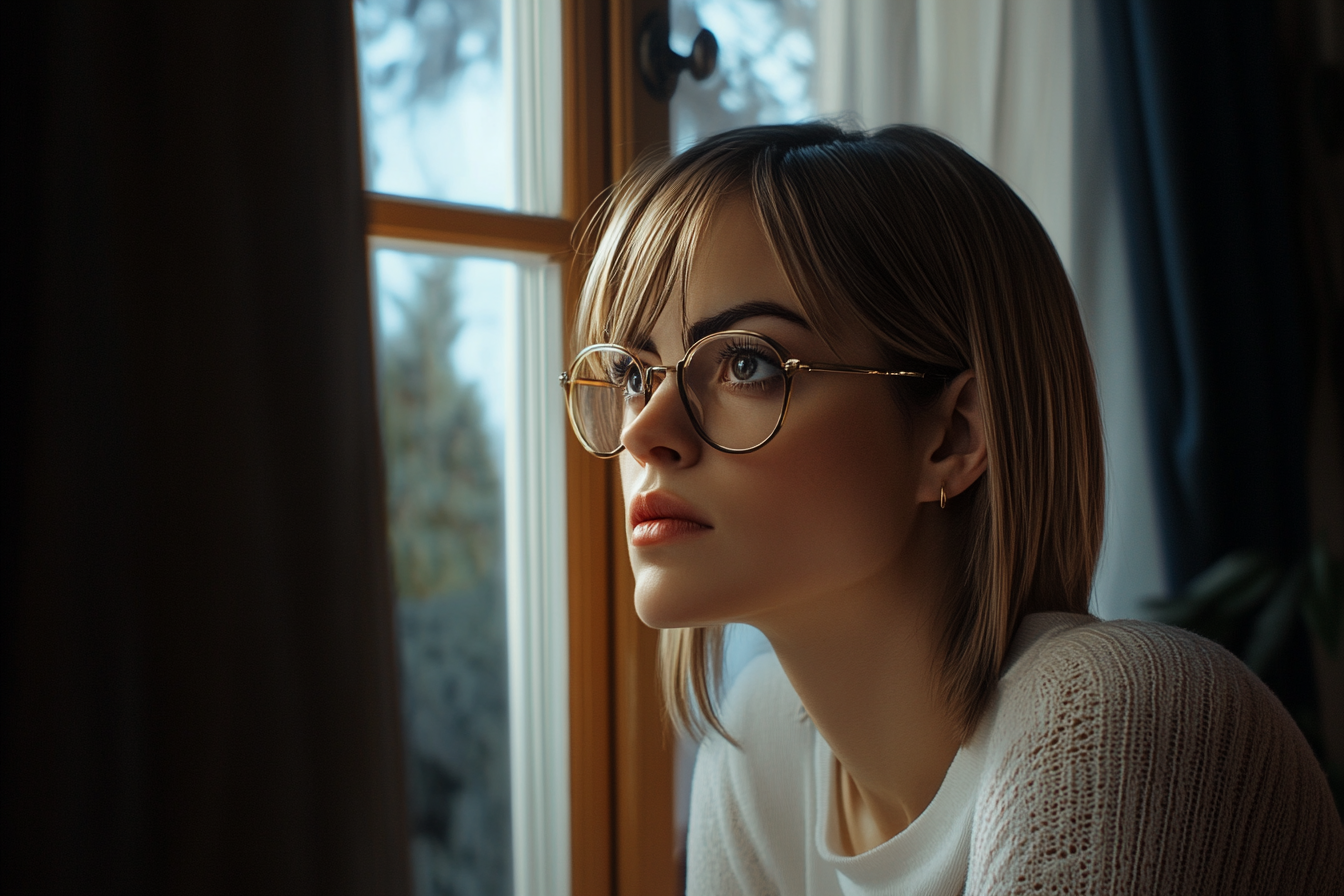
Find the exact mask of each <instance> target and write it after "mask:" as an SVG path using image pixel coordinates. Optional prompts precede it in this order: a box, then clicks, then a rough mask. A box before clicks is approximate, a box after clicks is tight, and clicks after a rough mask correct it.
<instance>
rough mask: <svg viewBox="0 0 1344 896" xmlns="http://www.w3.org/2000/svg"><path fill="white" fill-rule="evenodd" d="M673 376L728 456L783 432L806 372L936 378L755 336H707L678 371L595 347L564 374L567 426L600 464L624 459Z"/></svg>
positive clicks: (700, 426)
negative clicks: (635, 427) (852, 362)
mask: <svg viewBox="0 0 1344 896" xmlns="http://www.w3.org/2000/svg"><path fill="white" fill-rule="evenodd" d="M673 369H675V370H676V373H677V391H678V392H680V393H681V402H682V404H684V405H685V406H686V413H687V415H688V416H689V417H690V418H691V424H692V425H693V426H694V427H695V431H696V432H697V433H699V435H700V438H702V439H704V440H705V441H706V442H708V443H709V444H710V445H712V446H713V447H715V448H717V449H718V450H720V451H724V452H727V453H728V454H746V453H747V452H749V451H755V450H756V449H758V448H760V447H762V446H763V445H765V444H766V443H767V442H769V441H770V440H771V439H773V438H774V437H775V436H776V435H777V434H778V433H779V430H780V427H782V426H783V425H784V416H785V415H786V414H787V413H788V410H789V395H790V393H791V392H792V390H793V378H794V377H795V376H797V375H798V374H800V373H852V374H866V375H870V376H911V377H919V378H923V377H926V376H934V375H936V374H926V373H919V372H916V371H912V370H876V369H874V368H871V367H850V366H848V365H844V364H815V363H808V362H806V361H799V360H798V359H796V358H789V357H788V352H787V351H785V349H784V347H783V346H781V345H780V344H779V343H778V342H775V341H774V340H773V339H771V338H770V337H769V336H762V335H761V334H760V333H753V332H751V331H749V330H723V331H721V332H718V333H712V334H710V335H709V336H706V337H705V338H704V339H701V340H700V341H699V342H697V343H695V345H692V346H691V348H690V350H689V351H687V352H686V357H684V358H682V359H681V360H680V361H678V362H677V365H676V367H675V368H668V367H652V366H648V365H645V364H642V363H640V360H639V358H637V357H635V353H634V352H632V351H630V350H629V349H628V348H625V347H624V346H620V345H612V344H602V345H590V346H588V347H587V348H585V349H584V350H583V351H581V352H579V354H578V357H576V358H575V359H574V363H573V364H571V365H570V367H569V371H568V372H566V373H562V374H560V384H561V385H562V386H564V387H565V405H566V407H567V408H568V410H569V422H570V425H571V426H573V427H574V435H576V436H578V438H579V441H580V442H581V443H582V444H583V447H584V448H587V449H588V450H589V451H591V452H592V453H593V454H596V455H597V456H598V457H615V456H616V455H617V454H620V453H621V451H622V450H623V449H624V448H625V445H624V444H623V443H622V442H621V433H622V432H624V430H625V428H626V427H627V426H629V425H630V424H631V423H632V422H634V420H635V418H636V417H638V416H639V413H640V411H642V410H644V407H645V406H646V405H647V404H648V403H649V399H650V398H652V397H653V391H654V389H656V388H658V385H659V384H660V383H661V382H662V381H663V380H664V379H666V377H667V374H668V373H669V371H671V370H673Z"/></svg>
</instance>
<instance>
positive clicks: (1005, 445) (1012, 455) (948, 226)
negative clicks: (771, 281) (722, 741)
mask: <svg viewBox="0 0 1344 896" xmlns="http://www.w3.org/2000/svg"><path fill="white" fill-rule="evenodd" d="M734 194H746V195H747V196H749V197H750V198H751V200H752V202H753V204H754V207H755V211H756V217H757V220H758V221H759V223H760V225H761V228H762V230H763V231H764V233H765V236H766V239H767V241H768V242H769V244H770V246H771V248H772V250H773V251H774V253H775V255H776V257H777V259H778V261H779V263H780V265H781V267H782V269H783V271H784V273H785V276H786V277H787V279H788V282H789V284H790V286H791V287H792V288H793V290H794V292H795V293H796V295H797V296H798V299H799V301H800V303H801V304H802V306H803V308H804V310H805V312H806V316H807V318H808V321H809V323H810V324H811V325H812V326H813V327H814V328H815V329H816V330H817V331H818V332H819V333H821V334H822V335H823V336H824V337H827V338H832V337H834V336H836V335H838V334H839V333H840V332H842V331H843V330H845V329H847V328H849V327H853V326H855V325H859V326H862V327H864V329H866V330H868V331H869V332H871V333H873V334H875V336H876V338H877V339H878V340H879V341H880V344H881V347H882V350H883V351H884V352H885V353H886V354H887V360H888V361H889V362H890V364H891V365H892V366H897V365H910V364H918V365H922V367H923V368H924V369H930V368H932V369H950V370H965V369H967V368H971V369H973V370H974V371H975V374H976V377H977V380H978V385H979V390H980V401H981V407H982V410H983V414H984V427H985V436H986V441H987V444H988V450H987V454H988V469H987V470H986V472H985V474H984V475H983V476H982V477H981V478H980V480H978V481H977V482H976V483H975V484H974V485H973V486H971V488H970V489H968V490H967V491H966V492H964V493H963V494H961V495H959V496H957V497H956V499H955V500H953V501H950V502H949V504H948V511H949V512H950V513H955V514H956V515H957V520H958V524H959V525H958V531H959V533H960V539H961V546H960V549H961V551H962V562H961V563H960V564H959V566H958V568H959V569H964V570H965V573H964V575H963V576H962V577H961V579H960V581H958V582H956V583H955V592H954V593H953V594H950V595H949V599H948V600H947V601H945V602H944V604H943V613H942V618H941V620H940V622H941V625H942V639H941V648H942V665H941V669H940V670H939V672H940V675H939V680H940V682H941V685H942V688H943V693H944V695H945V696H946V698H947V699H948V700H949V701H950V703H951V705H952V706H953V709H954V712H955V713H956V715H957V718H958V719H959V722H960V726H961V734H962V736H963V737H966V736H969V734H970V732H971V731H972V730H974V727H975V724H976V722H977V720H978V719H979V716H980V714H981V712H982V710H983V709H984V706H985V704H986V702H987V700H988V699H989V696H990V695H991V693H992V691H993V687H994V683H995V681H996V679H997V678H998V675H999V671H1000V669H1001V667H1002V664H1003V660H1004V656H1005V654H1006V653H1007V650H1008V644H1009V642H1010V640H1011V639H1012V636H1013V633H1014V632H1015V631H1016V629H1017V624H1018V622H1019V620H1020V619H1021V618H1022V616H1023V615H1025V614H1027V613H1032V612H1038V611H1044V610H1064V611H1069V612H1077V613H1081V612H1086V610H1087V602H1088V592H1089V589H1090V586H1091V581H1092V573H1093V570H1094V569H1095V567H1096V562H1097V553H1098V551H1099V549H1100V546H1101V531H1102V518H1103V460H1102V440H1101V418H1100V412H1099V409H1098V405H1097V397H1096V388H1095V384H1094V380H1093V373H1092V362H1091V358H1090V356H1089V354H1088V350H1087V342H1086V339H1085V337H1084V334H1083V327H1082V321H1081V320H1080V318H1079V315H1078V307H1077V303H1076V302H1075V300H1074V296H1073V290H1072V289H1071V287H1070V285H1069V282H1068V278H1067V276H1066V275H1065V273H1064V268H1063V266H1062V265H1061V264H1060V261H1059V256H1058V255H1057V254H1056V252H1055V249H1054V246H1053V245H1052V244H1051V242H1050V239H1049V237H1048V236H1047V235H1046V233H1045V230H1044V229H1043V228H1042V227H1041V225H1040V222H1038V221H1037V220H1036V217H1035V216H1034V215H1033V214H1032V213H1031V211H1030V210H1029V209H1028V208H1027V207H1026V205H1025V204H1024V203H1023V202H1022V200H1021V199H1019V198H1018V197H1017V195H1016V194H1014V193H1013V191H1012V190H1011V189H1010V188H1009V187H1008V185H1007V184H1005V183H1004V182H1003V180H1001V179H1000V178H999V177H998V175H996V174H995V173H994V172H993V171H991V170H990V169H989V168H987V167H985V166H984V165H982V164H981V163H980V162H978V161H976V160H975V159H974V158H972V157H971V156H970V155H969V154H967V153H966V152H965V151H964V150H962V149H960V148H959V147H958V146H956V145H955V144H954V143H952V142H951V141H950V140H948V139H946V138H944V137H942V136H939V135H938V134H935V133H933V132H931V131H928V130H925V129H923V128H918V127H913V126H907V125H897V126H894V127H888V128H883V129H881V130H878V131H875V132H873V133H862V132H854V131H847V130H843V129H841V128H839V127H837V126H835V125H832V124H829V123H825V122H812V123H807V124H797V125H777V126H768V127H751V128H742V129H739V130H735V131H729V132H727V133H724V134H720V135H718V136H716V137H712V138H710V139H708V140H706V141H704V142H703V143H700V144H699V145H697V146H695V147H693V148H691V149H689V150H687V151H686V152H684V153H682V154H681V155H678V156H676V157H674V158H671V159H663V160H651V161H645V162H643V163H641V164H640V165H638V166H637V167H636V168H635V169H634V170H633V171H632V172H631V173H630V174H629V175H627V176H626V177H625V178H623V179H622V181H621V182H620V183H619V184H618V185H617V186H616V187H615V189H614V190H613V191H612V193H611V194H610V196H609V197H608V198H607V201H606V202H605V204H604V205H603V206H602V207H601V208H600V209H599V210H598V212H597V215H596V216H595V218H594V221H593V223H592V224H591V225H590V227H589V229H588V233H589V234H590V235H591V234H600V238H599V239H598V240H597V244H596V247H595V250H594V251H593V259H592V264H591V266H590V268H589V270H588V274H587V279H586V281H585V283H584V287H583V293H582V299H581V302H580V308H579V316H578V321H577V325H576V327H575V339H576V347H577V346H578V345H587V344H590V343H593V342H612V341H614V342H621V343H625V344H632V343H633V344H638V343H639V342H640V341H642V339H643V338H644V337H646V336H647V335H648V332H649V330H650V329H651V327H652V324H653V321H654V320H655V319H656V318H657V316H658V314H659V313H660V312H661V310H662V308H663V307H664V305H665V304H666V302H667V301H668V299H669V298H670V297H672V296H673V295H675V294H677V293H678V291H681V290H684V288H685V284H686V278H687V274H688V271H689V264H690V259H691V258H692V257H693V255H694V253H695V248H696V243H697V241H698V240H700V239H701V238H702V237H703V235H704V234H705V232H706V231H707V229H708V226H709V222H710V220H711V218H712V217H713V215H714V212H715V210H716V209H717V207H718V206H719V205H720V203H721V202H722V200H723V198H724V197H726V196H730V195H734ZM590 244H591V240H590ZM912 382H913V383H920V382H928V383H930V384H931V385H932V388H933V389H934V390H935V392H936V390H938V389H940V388H941V387H942V384H943V382H944V381H943V380H941V379H937V378H935V379H931V380H928V381H909V380H906V381H904V383H902V384H897V385H896V386H895V387H894V388H895V390H896V392H897V401H898V403H901V404H902V405H903V406H908V405H911V404H919V403H921V402H922V401H925V400H928V399H929V398H931V397H935V396H932V395H929V394H927V388H928V387H925V389H926V394H923V395H920V394H919V393H918V392H917V391H913V390H912V387H911V385H910V384H911V383H912ZM919 388H920V387H919V386H915V387H913V389H914V390H917V389H919ZM722 654H723V627H722V626H714V627H710V628H694V629H674V630H668V631H664V632H663V633H662V640H661V642H660V649H659V659H660V665H661V667H662V680H663V692H664V696H665V699H666V702H667V708H668V712H669V714H670V715H671V717H672V719H673V721H674V722H675V723H676V725H677V727H678V728H680V729H682V730H684V731H690V732H692V733H694V734H696V735H703V734H704V733H706V732H707V730H708V729H709V728H713V729H715V730H717V731H719V732H720V733H722V734H724V735H725V736H727V732H726V731H724V729H723V726H722V724H721V722H720V721H719V719H718V716H717V713H716V711H715V697H716V693H717V690H718V684H719V681H720V679H721V674H722V673H721V668H720V667H721V661H722Z"/></svg>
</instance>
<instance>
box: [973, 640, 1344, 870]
mask: <svg viewBox="0 0 1344 896" xmlns="http://www.w3.org/2000/svg"><path fill="white" fill-rule="evenodd" d="M1029 618H1030V617H1029ZM1015 660H1016V661H1015V662H1014V663H1013V664H1012V665H1011V666H1010V667H1009V668H1008V669H1007V671H1006V672H1005V674H1004V676H1003V678H1002V679H1001V682H1000V687H999V691H998V695H997V697H996V701H995V705H994V706H992V707H991V709H990V714H991V715H990V717H988V718H987V721H988V723H989V729H990V730H989V733H988V744H987V759H986V770H985V779H984V782H983V786H982V790H981V794H980V798H979V800H978V804H977V813H976V814H977V832H976V839H975V841H974V844H973V854H975V853H977V852H978V855H979V859H980V861H981V869H980V870H981V873H982V874H986V875H988V877H987V878H986V879H995V880H1001V879H1002V878H1001V877H1000V873H1002V872H1008V873H1012V874H1018V875H1021V874H1024V873H1025V874H1027V875H1028V876H1029V877H1032V876H1039V875H1045V877H1044V878H1043V879H1044V880H1051V879H1053V878H1052V875H1055V876H1058V877H1060V878H1061V879H1068V878H1073V877H1076V875H1078V874H1079V873H1086V874H1088V875H1093V876H1095V875H1098V874H1102V875H1104V876H1107V882H1106V883H1105V884H1104V885H1103V886H1102V889H1106V888H1112V887H1118V888H1119V889H1121V890H1134V891H1143V890H1151V889H1153V888H1157V889H1161V888H1163V887H1169V886H1170V885H1172V883H1173V882H1174V881H1175V880H1176V879H1177V878H1182V879H1183V877H1184V875H1190V874H1197V877H1195V878H1191V879H1190V881H1189V885H1190V887H1192V888H1193V889H1190V890H1189V891H1190V892H1228V893H1230V892H1242V891H1246V889H1247V888H1249V891H1251V892H1255V891H1275V892H1285V893H1287V892H1311V891H1312V889H1313V888H1314V887H1316V886H1317V885H1319V883H1320V882H1321V880H1322V878H1319V877H1312V875H1313V874H1316V873H1318V872H1319V873H1321V874H1325V875H1326V877H1325V878H1324V879H1325V880H1329V881H1331V882H1333V881H1334V879H1335V876H1337V875H1339V874H1340V862H1341V861H1342V860H1344V855H1341V850H1342V849H1344V829H1341V827H1340V823H1339V818H1338V815H1337V813H1336V811H1335V808H1334V805H1333V801H1332V799H1331V797H1330V794H1329V790H1328V788H1327V786H1326V784H1325V780H1324V776H1323V774H1322V772H1321V770H1320V767H1319V765H1318V764H1317V762H1316V759H1315V757H1314V756H1313V755H1312V753H1311V750H1310V748H1309V747H1308V746H1307V744H1306V742H1305V740H1304V739H1303V737H1302V735H1301V732H1300V731H1299V730H1298V729H1297V726H1296V724H1295V723H1294V722H1293V720H1292V719H1291V717H1289V715H1288V714H1287V712H1286V711H1285V710H1284V708H1283V706H1282V705H1281V704H1280V703H1279V701H1278V699H1277V698H1276V697H1275V696H1274V695H1273V694H1272V693H1271V692H1270V691H1269V689H1268V688H1266V687H1265V686H1264V684H1263V683H1261V682H1260V680H1259V679H1258V678H1256V677H1255V676H1254V675H1253V674H1252V673H1251V672H1250V670H1249V669H1247V668H1246V666H1245V665H1244V664H1242V663H1241V661H1240V660H1238V659H1237V658H1236V657H1235V656H1234V655H1232V654H1231V653H1230V652H1228V651H1227V650H1225V649H1224V648H1222V647H1221V646H1219V645H1217V644H1215V643H1213V642H1211V641H1208V640H1206V639H1204V638H1201V637H1199V636H1198V635H1195V634H1192V633H1190V632H1187V631H1184V630H1182V629H1178V628H1174V627H1171V626H1167V625H1161V624H1158V623H1152V622H1139V621H1133V620H1126V621H1118V622H1102V621H1100V620H1095V619H1090V618H1086V617H1083V618H1075V619H1073V620H1070V621H1069V623H1068V624H1057V625H1054V626H1052V627H1050V628H1049V630H1048V631H1046V632H1045V633H1044V634H1040V635H1039V636H1037V637H1036V638H1035V639H1034V640H1033V641H1032V642H1031V643H1030V645H1029V646H1028V647H1026V649H1024V650H1023V651H1021V653H1020V655H1019V656H1017V657H1016V658H1015ZM1024 824H1025V825H1026V826H1025V827H1024V826H1023V825H1024ZM1010 846H1011V847H1012V848H1014V849H1015V850H1016V855H1015V857H1014V858H1013V859H1012V860H1009V859H1007V858H1006V857H1005V853H1004V850H1005V849H1007V848H1009V847H1010ZM1024 861H1026V862H1028V863H1029V864H1030V865H1031V870H1030V871H1024V870H1023V868H1022V867H1020V866H1021V865H1022V863H1023V862H1024ZM1080 863H1082V865H1083V866H1085V867H1083V868H1081V870H1080V867H1079V865H1080ZM975 864H976V863H975V861H974V860H973V862H972V865H973V868H974V866H975ZM996 864H998V865H1000V866H1003V867H1000V868H997V869H995V867H994V866H995V865H996ZM1009 864H1015V865H1017V866H1019V867H1015V868H1013V869H1009V868H1008V867H1007V865H1009ZM1172 875H1176V878H1173V877H1172ZM1117 876H1119V877H1117ZM1084 891H1085V892H1086V891H1087V890H1086V888H1085V889H1084Z"/></svg>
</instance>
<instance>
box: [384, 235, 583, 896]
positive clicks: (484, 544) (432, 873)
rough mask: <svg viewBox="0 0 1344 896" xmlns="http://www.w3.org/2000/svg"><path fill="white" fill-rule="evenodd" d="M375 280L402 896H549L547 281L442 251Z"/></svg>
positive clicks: (554, 609) (559, 627) (553, 620)
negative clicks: (406, 850) (406, 809)
mask: <svg viewBox="0 0 1344 896" xmlns="http://www.w3.org/2000/svg"><path fill="white" fill-rule="evenodd" d="M373 268H374V279H375V287H376V289H375V292H376V306H375V307H376V315H375V316H376V321H377V332H378V352H377V355H378V374H379V380H378V381H379V393H380V402H379V404H380V411H381V423H382V433H383V443H384V452H385V458H386V465H387V474H386V475H387V516H388V539H389V544H390V549H391V556H392V561H393V574H394V576H395V585H396V592H397V629H398V638H399V644H400V651H401V674H402V709H403V721H404V725H405V740H406V748H407V762H406V768H407V779H408V788H409V803H410V811H411V834H412V857H411V858H412V865H413V879H414V882H415V891H416V893H417V894H418V896H447V894H473V893H481V894H486V893H489V894H506V893H510V892H513V890H514V882H517V885H518V890H519V892H527V891H531V890H532V889H533V888H534V886H535V885H536V883H537V882H538V881H540V882H543V883H544V889H545V890H546V891H548V892H556V893H562V892H564V889H565V888H566V887H567V886H568V872H567V868H568V865H567V855H568V839H567V837H568V834H567V831H568V815H567V806H568V803H567V799H568V790H567V785H566V782H565V780H564V775H565V773H566V771H567V768H566V764H567V758H566V757H567V728H566V726H565V722H566V719H567V703H566V700H565V698H564V695H563V692H564V688H565V687H566V684H565V682H566V681H567V676H566V671H565V651H564V640H565V637H566V632H565V624H564V613H565V608H566V607H565V601H564V582H565V570H564V561H563V557H564V553H563V552H564V544H565V542H564V538H563V532H560V533H555V532H553V531H552V529H553V528H560V529H563V518H564V475H563V442H562V441H561V439H562V437H563V436H562V432H563V431H562V429H561V428H560V427H561V426H562V421H561V414H562V413H563V409H562V400H561V395H560V389H558V388H556V387H555V384H554V374H553V372H551V371H550V368H551V367H554V368H556V369H559V363H560V361H559V346H560V334H559V318H560V315H559V311H558V307H559V296H558V284H559V277H558V274H557V272H556V271H555V269H554V266H553V265H548V264H546V263H545V259H536V260H531V261H528V260H525V261H521V262H520V261H516V260H510V259H500V258H485V257H473V256H470V255H466V254H459V253H457V252H454V251H452V250H450V249H449V248H448V247H444V248H443V249H442V250H438V251H405V250H403V249H402V248H393V247H388V246H382V247H375V250H374V253H373ZM543 370H545V371H546V372H547V373H549V374H550V375H543V373H542V371H543ZM557 519H558V520H559V521H560V522H559V523H558V524H557V522H556V520H557ZM539 536H540V537H542V538H545V539H546V541H545V543H540V542H539V541H538V537H539ZM527 881H531V882H532V883H533V885H534V886H533V887H529V886H527ZM557 882H558V883H557Z"/></svg>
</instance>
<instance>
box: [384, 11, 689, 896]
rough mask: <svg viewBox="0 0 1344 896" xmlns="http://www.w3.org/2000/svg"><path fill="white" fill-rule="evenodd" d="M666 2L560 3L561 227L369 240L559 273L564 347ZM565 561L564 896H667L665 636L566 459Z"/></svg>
mask: <svg viewBox="0 0 1344 896" xmlns="http://www.w3.org/2000/svg"><path fill="white" fill-rule="evenodd" d="M658 8H661V9H662V10H663V11H664V12H666V11H667V4H666V0H561V31H562V41H563V52H562V77H563V83H564V86H563V95H564V99H563V103H564V108H563V112H562V121H563V130H564V144H563V163H562V164H563V196H562V203H561V211H560V215H559V216H558V217H553V218H552V217H545V216H537V215H525V214H519V213H514V212H506V211H500V210H496V209H487V208H480V207H473V206H465V205H456V204H451V203H443V202H431V201H425V200H419V199H410V198H406V197H400V196H391V195H386V194H380V193H367V194H366V218H367V234H368V236H369V237H370V238H394V239H406V240H415V241H419V242H424V243H439V244H451V245H453V246H456V247H465V248H483V249H495V250H499V249H505V250H514V251H524V252H531V253H538V254H542V255H546V256H547V257H548V258H550V259H551V260H552V261H555V262H557V263H559V264H560V265H561V267H562V282H563V284H564V287H563V301H564V321H565V327H566V336H567V337H568V333H569V331H570V329H571V328H572V326H573V321H574V317H575V312H576V310H577V307H578V297H579V289H580V286H581V277H582V275H583V269H582V259H577V258H575V257H574V253H573V250H572V242H571V240H572V234H573V231H574V227H575V225H576V223H577V222H578V221H579V220H580V218H581V217H582V215H583V213H584V211H585V210H586V209H588V208H589V206H590V205H591V204H592V203H593V202H594V201H595V200H597V199H598V197H599V196H600V195H601V194H602V192H603V191H604V190H605V189H606V188H607V187H608V186H610V184H611V183H612V182H613V181H614V179H615V178H616V177H619V176H620V174H621V173H623V172H624V171H626V170H627V169H628V168H629V167H630V165H631V164H632V163H633V162H634V160H635V159H636V158H638V157H639V155H640V154H641V153H644V152H647V151H650V150H653V149H654V148H655V147H666V145H667V142H668V110H667V105H666V104H665V103H659V102H656V101H655V100H653V99H652V98H650V97H649V96H648V94H647V92H646V91H645V90H644V88H643V86H642V82H641V79H640V76H639V74H638V72H637V71H636V69H635V47H636V32H637V29H638V27H639V25H640V24H641V23H642V22H643V21H644V18H645V17H646V16H647V15H648V14H649V13H650V12H652V11H654V10H656V9H658ZM565 452H566V454H565V470H566V491H567V514H568V523H569V531H568V533H567V535H568V546H569V547H568V551H569V555H568V563H569V581H568V589H569V716H570V735H569V741H570V743H569V749H570V825H571V827H570V843H571V888H572V889H571V892H572V893H573V894H574V896H635V894H640V896H672V894H674V893H676V892H677V888H678V883H679V874H678V870H677V868H676V866H675V863H674V851H675V843H674V842H673V837H674V833H673V793H672V789H673V761H674V754H675V737H674V735H673V734H672V733H671V731H670V730H669V729H668V727H667V725H666V724H665V720H664V715H663V711H662V703H661V697H660V694H659V689H658V683H657V668H656V657H657V643H658V636H657V632H655V631H653V630H651V629H649V628H648V627H646V626H645V625H643V623H641V622H640V621H639V619H638V617H637V616H636V615H635V611H634V580H633V576H632V575H631V572H630V565H629V560H628V556H627V554H626V549H625V525H624V507H623V503H622V498H621V491H620V481H619V476H618V474H617V468H616V464H614V463H609V462H606V461H602V460H598V459H597V458H594V457H593V456H592V455H590V454H588V453H587V452H586V451H584V450H583V448H582V447H581V446H580V445H579V444H578V442H577V440H575V439H574V437H573V435H572V434H569V435H568V436H567V439H566V448H565Z"/></svg>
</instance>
